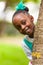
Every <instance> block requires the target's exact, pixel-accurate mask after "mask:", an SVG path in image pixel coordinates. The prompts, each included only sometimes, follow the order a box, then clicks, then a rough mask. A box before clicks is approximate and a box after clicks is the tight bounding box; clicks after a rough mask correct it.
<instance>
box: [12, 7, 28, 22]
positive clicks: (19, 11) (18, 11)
mask: <svg viewBox="0 0 43 65" xmlns="http://www.w3.org/2000/svg"><path fill="white" fill-rule="evenodd" d="M28 11H29V9H28V8H27V7H25V9H24V10H17V11H16V12H15V13H14V14H13V17H12V22H13V18H14V16H15V15H16V14H18V13H21V12H22V13H25V12H26V13H27V14H28Z"/></svg>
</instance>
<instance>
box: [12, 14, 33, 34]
mask: <svg viewBox="0 0 43 65" xmlns="http://www.w3.org/2000/svg"><path fill="white" fill-rule="evenodd" d="M13 24H14V26H15V27H16V28H17V29H18V31H19V32H20V33H22V34H26V35H31V34H32V33H33V32H34V23H33V17H32V16H31V15H29V14H27V13H18V14H16V15H15V16H14V18H13Z"/></svg>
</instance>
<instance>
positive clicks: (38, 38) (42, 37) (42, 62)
mask: <svg viewBox="0 0 43 65" xmlns="http://www.w3.org/2000/svg"><path fill="white" fill-rule="evenodd" d="M33 51H34V52H37V53H40V54H41V57H40V58H33V65H43V0H41V4H40V10H39V17H38V22H37V25H36V28H35V34H34V43H33Z"/></svg>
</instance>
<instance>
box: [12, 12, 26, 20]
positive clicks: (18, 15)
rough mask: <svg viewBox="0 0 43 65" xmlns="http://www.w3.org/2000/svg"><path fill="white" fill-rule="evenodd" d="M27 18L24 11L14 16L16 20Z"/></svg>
mask: <svg viewBox="0 0 43 65" xmlns="http://www.w3.org/2000/svg"><path fill="white" fill-rule="evenodd" d="M25 18H26V15H25V14H24V13H18V14H16V15H15V16H14V18H13V20H14V21H21V20H23V19H25Z"/></svg>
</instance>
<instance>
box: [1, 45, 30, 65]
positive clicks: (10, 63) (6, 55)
mask: <svg viewBox="0 0 43 65" xmlns="http://www.w3.org/2000/svg"><path fill="white" fill-rule="evenodd" d="M28 62H29V60H28V59H27V57H26V55H25V54H24V51H23V50H22V48H21V47H19V46H11V45H5V44H0V65H28Z"/></svg>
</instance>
